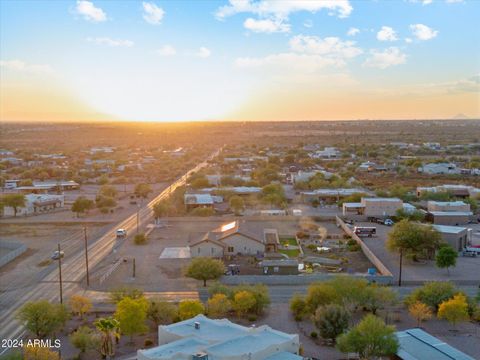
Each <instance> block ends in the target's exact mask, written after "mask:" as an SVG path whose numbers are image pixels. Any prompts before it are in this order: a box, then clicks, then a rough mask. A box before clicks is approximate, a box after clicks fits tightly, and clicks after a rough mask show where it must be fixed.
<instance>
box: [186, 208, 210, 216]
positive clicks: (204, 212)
mask: <svg viewBox="0 0 480 360" xmlns="http://www.w3.org/2000/svg"><path fill="white" fill-rule="evenodd" d="M190 215H191V216H203V217H207V216H213V215H215V210H213V209H211V208H196V209H193V210H192V211H190Z"/></svg>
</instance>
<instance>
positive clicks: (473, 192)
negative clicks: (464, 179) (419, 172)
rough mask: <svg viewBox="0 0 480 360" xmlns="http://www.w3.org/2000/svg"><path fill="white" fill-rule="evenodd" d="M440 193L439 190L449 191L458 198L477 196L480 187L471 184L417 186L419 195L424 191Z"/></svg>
mask: <svg viewBox="0 0 480 360" xmlns="http://www.w3.org/2000/svg"><path fill="white" fill-rule="evenodd" d="M429 192H432V193H438V192H448V193H450V194H452V195H453V196H455V197H457V198H463V199H465V198H468V197H470V196H471V197H475V196H477V195H478V194H480V189H478V188H476V187H473V186H469V185H457V184H454V185H450V184H445V185H439V186H434V187H420V186H419V187H417V197H421V196H422V195H423V194H424V193H429Z"/></svg>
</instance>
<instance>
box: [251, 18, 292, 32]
mask: <svg viewBox="0 0 480 360" xmlns="http://www.w3.org/2000/svg"><path fill="white" fill-rule="evenodd" d="M243 26H244V27H245V29H248V30H250V31H253V32H258V33H260V32H263V33H277V32H290V24H286V23H284V22H283V21H282V20H280V19H275V20H272V19H260V20H256V19H253V18H248V19H246V20H245V22H244V23H243Z"/></svg>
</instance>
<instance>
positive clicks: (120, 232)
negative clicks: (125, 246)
mask: <svg viewBox="0 0 480 360" xmlns="http://www.w3.org/2000/svg"><path fill="white" fill-rule="evenodd" d="M116 234H117V238H124V237H126V236H127V230H125V229H117V232H116Z"/></svg>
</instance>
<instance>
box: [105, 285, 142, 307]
mask: <svg viewBox="0 0 480 360" xmlns="http://www.w3.org/2000/svg"><path fill="white" fill-rule="evenodd" d="M126 297H129V298H130V299H139V298H142V297H143V291H142V290H140V289H137V288H132V287H128V286H122V287H118V288H116V289H113V290H110V300H111V301H112V302H113V303H115V304H117V303H119V302H120V301H122V300H123V299H124V298H126Z"/></svg>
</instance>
